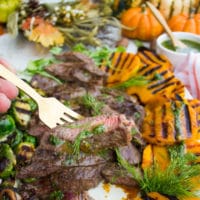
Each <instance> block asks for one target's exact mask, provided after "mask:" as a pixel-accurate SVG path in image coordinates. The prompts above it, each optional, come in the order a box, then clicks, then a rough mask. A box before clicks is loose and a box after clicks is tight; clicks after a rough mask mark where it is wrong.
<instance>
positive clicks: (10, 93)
mask: <svg viewBox="0 0 200 200" xmlns="http://www.w3.org/2000/svg"><path fill="white" fill-rule="evenodd" d="M0 93H4V94H5V95H6V96H7V97H8V98H9V99H14V98H15V97H16V96H17V95H18V89H17V87H16V86H14V85H13V84H12V83H10V82H9V81H7V80H5V79H2V78H0Z"/></svg>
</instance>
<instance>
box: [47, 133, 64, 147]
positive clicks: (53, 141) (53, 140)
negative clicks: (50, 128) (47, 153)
mask: <svg viewBox="0 0 200 200" xmlns="http://www.w3.org/2000/svg"><path fill="white" fill-rule="evenodd" d="M49 141H50V143H51V144H52V145H54V146H59V145H61V144H63V143H64V141H63V140H61V139H60V138H58V137H56V136H54V135H50V137H49Z"/></svg>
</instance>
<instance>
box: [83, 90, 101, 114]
mask: <svg viewBox="0 0 200 200" xmlns="http://www.w3.org/2000/svg"><path fill="white" fill-rule="evenodd" d="M82 103H83V105H84V106H85V107H86V108H89V109H92V110H93V111H94V115H95V116H96V115H99V114H101V109H102V108H103V106H104V103H103V102H100V101H98V100H97V99H96V98H95V97H93V96H92V95H91V94H89V93H88V94H86V95H84V96H83V98H82Z"/></svg>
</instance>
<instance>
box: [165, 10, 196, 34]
mask: <svg viewBox="0 0 200 200" xmlns="http://www.w3.org/2000/svg"><path fill="white" fill-rule="evenodd" d="M168 24H169V27H170V28H171V30H172V31H183V32H190V33H195V34H200V13H197V14H179V15H176V16H173V17H172V18H171V19H170V20H169V21H168Z"/></svg>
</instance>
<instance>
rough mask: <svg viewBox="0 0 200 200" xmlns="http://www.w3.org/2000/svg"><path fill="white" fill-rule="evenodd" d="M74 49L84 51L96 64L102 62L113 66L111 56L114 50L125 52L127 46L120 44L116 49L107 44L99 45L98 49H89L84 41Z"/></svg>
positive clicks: (98, 64)
mask: <svg viewBox="0 0 200 200" xmlns="http://www.w3.org/2000/svg"><path fill="white" fill-rule="evenodd" d="M72 50H73V51H76V52H80V53H83V54H85V55H87V56H89V57H90V58H91V59H93V60H94V62H95V64H96V66H101V65H102V63H103V64H104V65H106V66H109V67H111V60H110V56H111V54H112V53H114V52H124V51H125V48H124V47H122V46H119V47H117V48H115V49H110V48H109V47H107V46H103V47H97V48H96V49H87V48H86V46H84V45H83V44H82V43H79V44H77V45H75V46H74V47H73V48H72Z"/></svg>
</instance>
